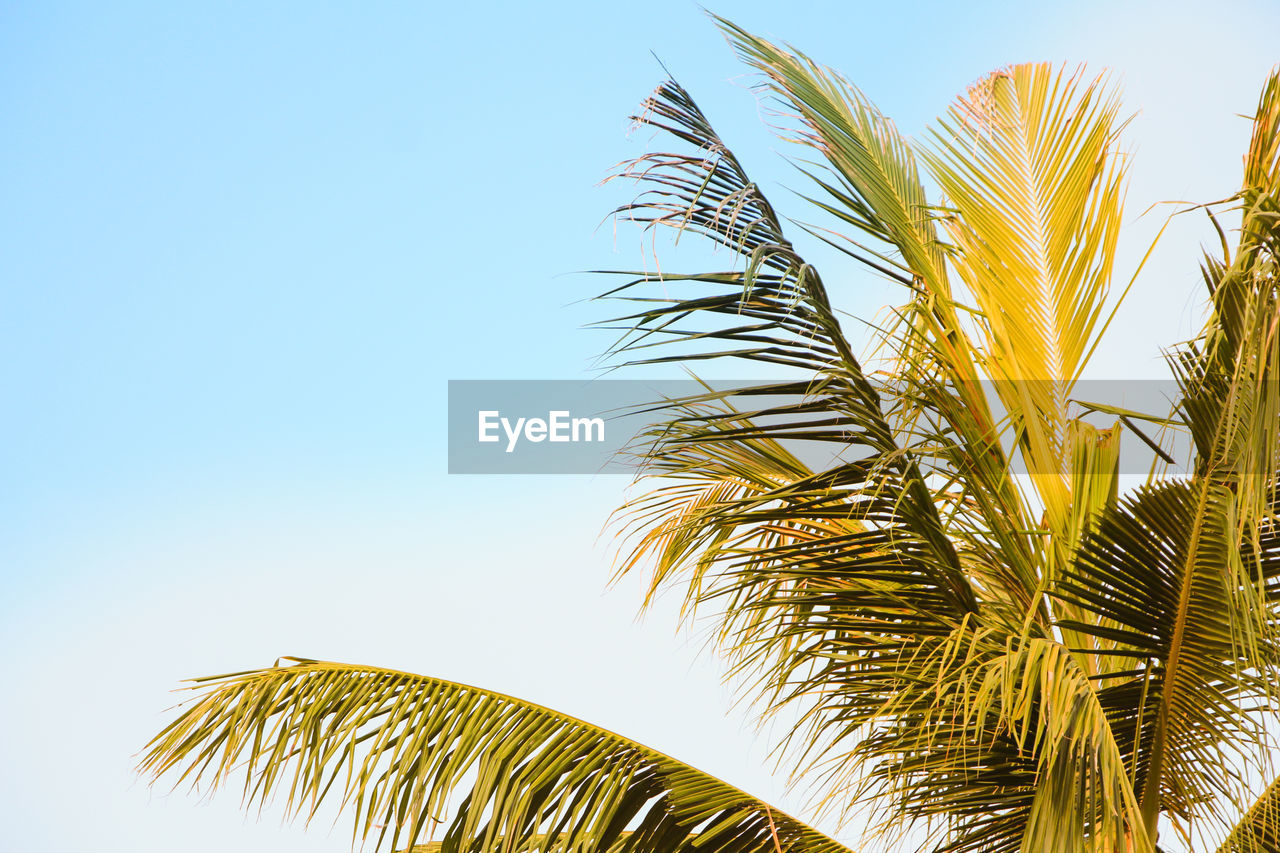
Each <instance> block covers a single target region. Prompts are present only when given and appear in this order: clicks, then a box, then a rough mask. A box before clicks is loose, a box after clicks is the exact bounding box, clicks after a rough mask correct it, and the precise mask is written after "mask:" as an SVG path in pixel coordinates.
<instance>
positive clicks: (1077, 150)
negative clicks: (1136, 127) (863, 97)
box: [928, 64, 1123, 574]
mask: <svg viewBox="0 0 1280 853" xmlns="http://www.w3.org/2000/svg"><path fill="white" fill-rule="evenodd" d="M1117 111H1118V104H1117V101H1116V99H1115V98H1114V96H1112V95H1111V94H1109V93H1108V92H1106V90H1105V89H1104V87H1103V85H1102V83H1101V81H1097V80H1095V81H1093V82H1091V83H1082V81H1080V80H1079V79H1078V77H1073V78H1067V77H1064V76H1063V75H1062V74H1061V73H1058V74H1055V73H1054V72H1053V71H1052V70H1051V69H1050V68H1049V66H1048V65H1043V64H1042V65H1018V66H1013V67H1010V68H1009V69H1007V70H1005V71H999V72H996V73H993V74H991V75H989V76H988V77H986V78H984V79H983V80H982V81H980V82H979V83H977V84H975V85H974V86H973V87H972V88H971V90H970V92H969V94H968V96H967V97H965V98H963V99H961V100H960V101H959V102H958V103H957V104H956V105H955V106H954V107H952V109H951V110H950V112H949V114H948V117H947V118H946V119H943V120H940V121H939V123H938V126H937V128H936V129H935V131H934V132H933V142H934V146H935V150H934V151H933V152H931V153H929V154H928V161H929V164H930V166H931V169H932V171H933V173H934V175H935V177H936V178H937V180H938V183H939V184H940V185H941V186H942V189H943V191H944V192H945V193H946V197H947V204H948V205H949V206H951V207H953V208H954V209H955V215H954V216H951V217H948V218H947V219H946V220H945V224H946V226H947V231H948V234H949V236H950V237H951V240H952V242H953V243H954V244H955V246H956V249H957V252H956V254H955V256H954V258H953V262H954V264H955V267H956V270H957V272H958V273H959V275H960V277H961V278H962V279H963V281H964V284H965V286H966V288H967V289H968V291H969V293H970V294H971V295H972V297H973V299H974V302H975V304H976V307H977V308H978V310H979V311H980V312H981V322H980V330H981V334H982V338H983V347H982V350H983V357H984V366H985V368H986V370H987V371H988V372H989V375H990V376H991V378H992V379H993V380H995V389H996V392H997V393H998V394H999V396H1000V399H1001V402H1002V403H1003V405H1004V408H1005V410H1006V411H1008V412H1009V413H1010V415H1011V416H1012V418H1013V420H1014V425H1015V429H1016V430H1017V433H1018V435H1019V440H1020V442H1019V443H1020V446H1021V450H1022V453H1023V456H1024V457H1025V459H1026V460H1027V467H1028V469H1029V470H1030V471H1031V473H1032V480H1033V482H1034V483H1035V486H1036V489H1037V491H1038V493H1039V495H1040V498H1041V500H1042V502H1043V505H1044V507H1045V510H1046V512H1047V516H1048V522H1049V527H1050V530H1051V531H1052V532H1053V534H1054V536H1055V542H1056V544H1057V548H1056V549H1055V551H1054V565H1051V566H1049V567H1048V571H1049V572H1050V574H1052V572H1053V571H1054V567H1055V565H1056V566H1060V565H1061V564H1062V562H1063V561H1064V559H1065V555H1066V551H1067V549H1066V543H1067V542H1068V541H1069V540H1070V534H1069V528H1070V525H1071V520H1070V518H1071V509H1070V507H1071V496H1070V484H1069V477H1068V468H1069V463H1068V459H1069V455H1068V453H1067V437H1066V422H1067V401H1068V399H1069V395H1070V390H1071V387H1072V385H1073V383H1074V381H1075V380H1076V379H1077V378H1078V377H1079V375H1080V372H1081V371H1082V370H1083V369H1084V367H1085V364H1086V362H1087V360H1088V356H1089V353H1090V352H1091V351H1092V348H1093V344H1094V339H1095V334H1096V333H1097V331H1098V329H1099V320H1100V318H1101V316H1102V312H1103V310H1104V306H1105V302H1106V299H1107V293H1108V287H1109V284H1110V278H1111V268H1112V263H1113V260H1114V256H1115V246H1116V238H1117V235H1118V232H1119V225H1120V213H1121V198H1122V173H1123V170H1122V168H1121V165H1120V160H1119V158H1118V155H1117V151H1116V137H1117V133H1118V128H1117V126H1116V114H1117Z"/></svg>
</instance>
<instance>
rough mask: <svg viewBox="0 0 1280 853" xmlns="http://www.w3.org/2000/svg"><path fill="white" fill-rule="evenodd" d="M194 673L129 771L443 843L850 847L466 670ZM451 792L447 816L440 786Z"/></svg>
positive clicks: (750, 852)
mask: <svg viewBox="0 0 1280 853" xmlns="http://www.w3.org/2000/svg"><path fill="white" fill-rule="evenodd" d="M285 660H286V661H288V662H289V663H288V664H287V665H284V666H281V665H279V664H277V665H276V666H273V667H271V668H270V669H263V670H257V671H252V672H242V673H235V674H232V675H225V676H215V677H212V678H201V679H197V687H196V688H194V689H198V690H199V691H200V693H199V694H198V695H197V697H196V698H195V700H194V701H193V702H192V703H191V705H190V707H188V708H187V709H186V710H185V711H184V712H183V714H182V715H181V716H180V717H179V718H178V719H177V720H175V721H174V722H173V723H171V724H170V725H169V726H168V727H167V728H166V729H165V730H164V731H162V732H161V733H160V734H159V735H157V736H156V737H155V738H154V739H153V740H152V741H151V743H150V744H148V747H147V752H146V755H145V757H144V758H143V761H142V764H141V769H142V770H143V771H144V772H146V773H149V774H152V775H154V776H157V777H158V776H160V775H162V774H165V773H167V772H169V771H171V770H176V769H177V768H180V767H181V768H184V769H183V770H182V771H181V773H180V775H179V777H178V781H179V783H180V782H181V781H183V780H186V779H191V780H193V781H195V782H198V781H200V780H207V781H210V782H212V783H214V784H217V783H220V782H224V781H226V780H227V779H228V778H229V777H230V776H232V775H234V774H236V773H239V772H241V771H243V773H244V777H245V780H244V793H245V797H246V800H247V802H248V803H253V802H259V803H262V802H265V801H267V800H268V799H269V798H271V797H272V796H273V795H275V794H277V793H281V794H284V796H285V798H286V802H287V807H288V810H289V811H290V812H291V813H293V814H300V813H305V814H307V815H312V814H315V812H316V810H317V809H318V808H319V807H320V806H321V804H322V803H323V802H325V801H326V800H327V799H329V798H331V797H332V798H335V799H337V800H338V801H339V802H340V804H341V805H342V806H344V807H349V808H350V809H351V810H352V812H353V814H354V817H355V827H354V836H355V838H357V839H362V840H363V839H368V838H369V837H370V836H375V835H376V843H377V845H378V846H379V847H381V845H382V844H383V843H384V842H386V843H388V844H389V845H390V847H391V848H393V849H394V848H396V846H397V844H398V843H401V842H403V843H405V844H408V845H413V844H414V843H416V842H418V841H419V840H421V839H422V837H423V835H424V834H429V833H430V832H431V830H433V829H434V828H435V827H436V826H444V833H443V836H442V839H441V841H440V845H439V851H440V853H571V852H572V853H586V852H587V851H592V853H598V852H599V851H606V850H607V851H610V853H639V851H646V853H648V851H653V853H676V851H693V850H697V851H700V853H701V851H712V853H777V851H778V850H780V849H781V850H787V851H796V853H849V851H848V850H847V849H846V848H845V847H844V846H843V845H841V844H839V843H838V842H836V841H834V840H832V839H831V838H828V837H827V836H825V835H823V834H821V833H819V832H818V831H817V830H814V829H812V828H811V827H809V826H807V825H805V824H803V823H800V822H799V821H797V820H795V819H794V818H792V817H790V816H788V815H786V814H784V813H782V812H780V811H777V810H775V809H771V808H770V807H769V806H768V805H767V804H765V803H763V802H761V801H760V800H758V799H756V798H754V797H752V796H750V795H749V794H746V793H744V792H743V791H740V790H738V789H737V788H734V787H733V786H731V785H729V784H727V783H725V782H722V781H720V780H719V779H716V778H714V777H712V776H709V775H707V774H705V773H702V772H701V771H698V770H695V769H693V768H692V767H689V766H687V765H685V764H682V763H680V762H678V761H676V760H675V759H672V758H669V757H667V756H665V755H663V754H662V753H659V752H656V751H654V750H651V749H648V748H647V747H644V746H641V745H640V744H637V743H634V742H633V741H629V740H627V739H625V738H623V737H621V736H619V735H616V734H613V733H612V732H608V731H606V730H604V729H601V728H599V727H597V726H593V725H590V724H588V723H585V722H582V721H581V720H577V719H574V718H572V717H568V716H565V715H563V714H560V713H557V712H555V711H552V710H550V709H548V708H543V707H541V706H538V705H534V704H531V703H528V702H523V701H521V700H519V699H515V698H513V697H510V696H505V695H502V694H499V693H494V692H492V691H488V690H482V689H480V688H477V687H472V686H469V685H465V684H458V683H455V682H450V681H444V680H441V679H437V678H427V677H425V676H420V675H411V674H409V673H403V672H396V671H393V670H387V669H380V668H375V667H362V666H352V665H350V664H340V663H327V662H323V661H311V660H301V659H296V658H286V659H285ZM458 792H464V793H465V796H464V797H463V799H462V801H461V802H460V803H459V804H458V805H457V806H456V808H455V809H454V811H453V815H452V818H451V819H447V818H446V815H447V814H448V813H449V811H450V808H449V804H450V797H451V795H453V794H455V793H458Z"/></svg>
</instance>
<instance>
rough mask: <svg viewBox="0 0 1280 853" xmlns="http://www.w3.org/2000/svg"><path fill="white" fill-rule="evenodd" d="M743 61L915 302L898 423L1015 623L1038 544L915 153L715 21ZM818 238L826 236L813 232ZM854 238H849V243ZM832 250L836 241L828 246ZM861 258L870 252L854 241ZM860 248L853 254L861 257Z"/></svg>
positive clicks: (894, 337)
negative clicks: (947, 487) (949, 491)
mask: <svg viewBox="0 0 1280 853" xmlns="http://www.w3.org/2000/svg"><path fill="white" fill-rule="evenodd" d="M717 21H718V23H719V25H720V26H721V28H722V29H723V30H724V32H725V33H726V35H727V36H728V37H729V40H730V42H731V43H732V44H733V45H734V47H735V48H736V49H737V51H738V53H739V55H740V56H741V57H742V58H743V60H744V61H746V62H747V63H748V64H749V65H751V66H752V67H754V68H756V69H758V70H759V71H760V72H761V73H762V75H763V76H764V79H765V81H766V82H765V84H764V86H765V89H766V90H767V91H768V92H769V93H770V94H772V95H773V96H774V97H775V98H776V99H777V100H779V101H780V102H781V103H782V104H783V107H784V109H785V111H787V112H789V113H792V114H794V116H795V117H796V119H797V120H798V122H799V127H798V128H797V129H796V131H795V141H796V142H797V143H799V144H800V145H801V146H803V147H805V148H807V149H809V150H810V151H813V152H816V153H819V154H820V155H821V156H822V158H823V161H824V163H823V166H821V167H819V171H814V170H810V169H806V170H805V171H806V173H807V174H809V175H810V177H812V178H813V179H814V181H815V182H816V183H817V185H818V186H819V188H821V190H822V191H823V193H824V196H823V198H820V199H810V201H812V202H814V204H815V205H817V206H818V207H819V208H820V209H821V210H823V211H825V212H827V213H829V214H831V215H833V216H834V217H835V218H836V219H837V220H839V221H840V222H842V223H844V224H847V225H852V226H853V227H855V228H856V229H858V231H860V232H862V233H863V234H865V235H866V236H867V237H869V238H870V239H871V240H873V241H876V242H877V243H878V244H880V245H881V246H883V251H884V252H888V253H889V255H887V256H886V255H883V254H881V253H877V257H880V258H882V259H883V260H884V261H885V262H886V263H890V264H892V265H893V267H894V269H895V270H897V271H898V272H897V274H894V275H891V276H890V277H891V278H895V279H897V280H899V281H900V282H901V283H902V284H904V285H905V286H906V287H907V289H908V296H909V301H908V302H907V304H906V305H904V306H902V307H901V308H899V309H898V311H897V320H896V321H895V322H894V323H892V324H891V328H890V330H889V331H888V333H887V334H886V336H885V341H884V346H885V347H886V348H887V349H888V351H889V352H890V353H891V354H892V355H893V356H894V363H893V365H892V368H891V370H890V373H889V377H890V378H889V381H890V382H891V383H892V384H893V385H894V386H895V387H896V388H898V389H899V393H898V396H897V398H896V399H895V400H894V409H895V415H896V417H895V420H896V422H897V424H898V425H899V427H900V428H902V429H904V430H905V431H907V432H909V433H911V437H912V440H911V442H910V443H912V444H913V445H914V446H915V449H916V451H917V454H918V456H919V458H920V464H921V466H922V467H924V468H925V469H926V470H928V471H930V472H932V471H934V470H936V471H937V474H938V477H939V479H940V480H941V481H943V482H947V483H953V484H956V485H957V487H958V488H959V489H960V491H959V494H958V498H957V500H956V501H955V502H954V506H953V507H952V517H953V522H952V524H951V526H950V530H949V532H950V533H951V535H952V536H953V537H954V538H956V539H957V540H958V541H960V542H961V543H962V544H961V547H962V550H963V552H964V553H965V554H966V556H967V557H968V558H969V559H970V560H971V561H972V562H973V563H974V564H975V566H974V568H975V570H976V571H978V572H979V573H981V574H982V575H983V576H984V578H985V579H986V581H987V583H986V584H985V589H986V591H987V594H988V597H989V598H991V599H992V600H993V601H992V603H993V604H994V603H995V599H998V598H1002V599H1004V600H1005V601H1006V602H1008V607H1009V609H1010V610H1011V611H1012V612H1014V613H1015V614H1016V615H1015V617H1014V618H1015V619H1016V620H1020V619H1021V618H1022V616H1023V615H1024V614H1025V613H1026V612H1028V611H1029V610H1034V609H1035V604H1034V598H1035V594H1036V590H1037V589H1038V587H1039V564H1040V563H1041V562H1042V561H1041V559H1040V557H1039V555H1038V553H1037V552H1038V548H1039V543H1038V541H1037V540H1036V538H1035V537H1031V536H1029V535H1028V533H1027V531H1028V530H1029V529H1030V528H1031V527H1032V524H1031V522H1030V521H1029V516H1028V513H1027V507H1026V504H1025V501H1024V500H1023V497H1022V495H1021V494H1020V493H1019V491H1018V489H1017V487H1016V484H1015V482H1014V480H1013V479H1012V478H1011V477H1010V476H1009V465H1008V460H1007V459H1006V457H1005V453H1004V448H1003V446H1002V444H1001V437H1002V436H1001V433H1002V431H1003V430H1002V427H1001V425H1000V424H998V423H997V422H996V421H995V419H994V418H993V417H992V413H991V408H990V404H989V401H988V399H987V392H986V390H985V389H984V386H983V383H982V382H981V379H982V377H983V376H984V372H983V368H982V363H981V362H982V359H981V357H980V354H979V353H978V352H977V351H976V349H975V346H974V344H973V342H972V341H971V339H970V335H969V332H968V330H967V329H966V327H965V324H963V323H962V322H961V316H962V314H964V313H967V312H969V309H968V308H967V307H966V306H963V305H960V304H959V303H958V302H957V301H956V296H955V294H953V292H952V287H951V283H950V280H949V277H948V265H947V251H946V247H945V246H944V245H943V243H942V242H941V240H940V239H939V236H938V233H937V227H936V224H935V221H934V220H935V215H934V213H933V211H932V207H931V205H930V203H929V201H928V199H927V197H926V195H925V190H924V187H923V184H922V183H921V180H920V175H919V171H918V169H917V166H916V159H915V155H914V153H913V150H912V147H911V145H910V144H909V143H908V142H907V140H905V139H904V138H903V137H902V136H901V135H900V134H899V133H898V130H897V128H896V127H895V126H894V124H893V122H892V121H891V120H889V119H888V118H886V117H885V116H884V115H883V114H882V113H881V112H880V111H879V110H878V109H877V108H876V107H875V106H874V104H872V103H871V102H870V100H868V99H867V97H866V96H865V95H864V94H863V93H862V92H861V91H859V90H858V88H857V87H855V86H853V85H852V84H851V83H849V82H848V81H847V80H845V79H844V78H843V77H841V76H840V75H839V74H838V73H836V72H834V71H832V70H831V69H829V68H824V67H823V66H821V65H819V64H818V63H816V62H814V61H813V60H811V59H809V58H808V57H806V56H805V55H804V54H802V53H800V52H798V51H795V50H794V49H792V48H786V49H784V48H781V47H779V46H777V45H775V44H773V43H772V42H769V41H768V40H766V39H763V38H760V37H759V36H755V35H752V34H751V33H748V32H746V31H745V30H743V29H742V28H740V27H738V26H736V25H734V24H733V23H732V22H730V21H727V20H724V19H722V18H718V19H717ZM815 233H817V232H815ZM845 236H846V237H847V235H845ZM828 242H831V241H830V240H828ZM835 245H837V247H841V246H842V245H847V246H851V247H853V249H847V251H848V253H849V254H850V255H852V256H853V257H855V258H857V259H859V260H862V259H863V255H862V254H860V252H865V251H869V249H868V247H865V246H863V245H862V244H861V243H859V242H857V241H855V240H853V239H852V238H848V239H847V243H844V244H842V243H841V242H838V241H837V242H836V243H835ZM855 249H856V251H855Z"/></svg>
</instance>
